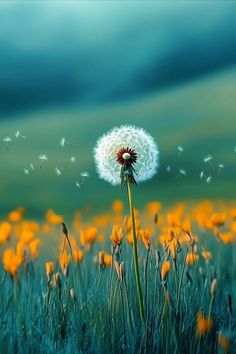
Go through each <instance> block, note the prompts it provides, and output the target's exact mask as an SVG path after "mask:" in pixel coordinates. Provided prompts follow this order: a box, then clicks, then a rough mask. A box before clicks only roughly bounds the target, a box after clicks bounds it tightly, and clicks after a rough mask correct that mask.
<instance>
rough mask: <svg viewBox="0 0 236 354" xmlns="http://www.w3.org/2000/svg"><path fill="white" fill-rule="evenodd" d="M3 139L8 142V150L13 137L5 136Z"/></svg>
mask: <svg viewBox="0 0 236 354" xmlns="http://www.w3.org/2000/svg"><path fill="white" fill-rule="evenodd" d="M2 141H3V142H4V143H5V144H6V149H7V151H8V150H9V143H10V142H11V137H10V136H5V138H3V139H2Z"/></svg>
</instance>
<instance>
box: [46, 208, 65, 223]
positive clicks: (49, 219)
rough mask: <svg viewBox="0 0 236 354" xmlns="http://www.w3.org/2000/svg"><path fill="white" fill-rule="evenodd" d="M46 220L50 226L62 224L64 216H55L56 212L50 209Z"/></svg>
mask: <svg viewBox="0 0 236 354" xmlns="http://www.w3.org/2000/svg"><path fill="white" fill-rule="evenodd" d="M46 220H47V222H48V223H49V224H53V225H56V224H61V223H62V222H63V216H62V215H57V214H55V212H54V210H52V209H49V210H48V211H47V212H46Z"/></svg>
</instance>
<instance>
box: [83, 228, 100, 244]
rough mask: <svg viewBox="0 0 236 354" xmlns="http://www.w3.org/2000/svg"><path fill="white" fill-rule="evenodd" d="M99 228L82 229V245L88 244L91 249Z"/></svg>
mask: <svg viewBox="0 0 236 354" xmlns="http://www.w3.org/2000/svg"><path fill="white" fill-rule="evenodd" d="M97 232H98V230H97V228H96V227H89V228H87V229H85V230H81V231H80V243H81V245H82V246H84V247H85V246H87V247H88V248H89V249H90V248H91V246H92V245H93V243H94V242H95V240H96V237H97Z"/></svg>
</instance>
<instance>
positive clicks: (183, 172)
mask: <svg viewBox="0 0 236 354" xmlns="http://www.w3.org/2000/svg"><path fill="white" fill-rule="evenodd" d="M186 175H187V172H186V170H184V169H182V168H180V169H179V174H178V175H177V176H176V177H175V179H177V178H179V177H180V176H186Z"/></svg>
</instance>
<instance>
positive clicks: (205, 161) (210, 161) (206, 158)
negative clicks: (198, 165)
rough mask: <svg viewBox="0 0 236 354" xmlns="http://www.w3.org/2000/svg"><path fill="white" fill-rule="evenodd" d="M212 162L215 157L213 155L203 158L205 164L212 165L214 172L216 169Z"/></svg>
mask: <svg viewBox="0 0 236 354" xmlns="http://www.w3.org/2000/svg"><path fill="white" fill-rule="evenodd" d="M212 160H213V157H212V156H211V155H207V156H206V157H204V158H203V162H204V163H209V164H210V165H211V167H212V168H213V170H214V169H215V167H214V166H213V164H212Z"/></svg>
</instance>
